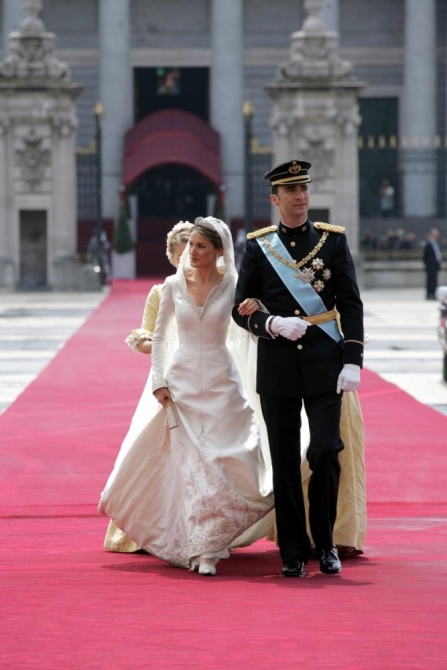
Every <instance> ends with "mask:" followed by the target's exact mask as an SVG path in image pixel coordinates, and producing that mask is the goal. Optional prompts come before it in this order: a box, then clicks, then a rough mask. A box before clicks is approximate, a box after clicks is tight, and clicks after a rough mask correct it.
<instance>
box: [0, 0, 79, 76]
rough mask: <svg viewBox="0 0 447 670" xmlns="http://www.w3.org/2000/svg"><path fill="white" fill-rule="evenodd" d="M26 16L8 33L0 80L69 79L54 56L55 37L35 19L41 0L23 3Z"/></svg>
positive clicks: (64, 68)
mask: <svg viewBox="0 0 447 670" xmlns="http://www.w3.org/2000/svg"><path fill="white" fill-rule="evenodd" d="M23 4H24V8H25V11H26V12H27V17H26V18H25V20H24V21H23V22H22V24H21V26H20V30H19V31H18V32H14V33H11V35H10V40H9V55H8V58H7V59H6V60H5V61H4V62H3V63H0V78H6V79H13V78H19V79H29V78H36V77H38V78H46V79H69V78H70V68H69V66H68V65H67V64H66V63H63V62H62V61H60V60H59V59H58V58H56V54H55V46H54V44H55V36H54V34H53V33H49V32H47V31H46V30H45V26H44V24H43V23H42V21H41V20H40V19H39V18H38V14H39V12H40V11H41V10H42V0H24V3H23Z"/></svg>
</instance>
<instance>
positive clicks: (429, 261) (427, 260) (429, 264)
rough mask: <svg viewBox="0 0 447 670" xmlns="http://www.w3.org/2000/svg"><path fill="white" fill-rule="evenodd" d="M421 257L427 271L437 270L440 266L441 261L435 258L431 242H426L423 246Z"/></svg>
mask: <svg viewBox="0 0 447 670" xmlns="http://www.w3.org/2000/svg"><path fill="white" fill-rule="evenodd" d="M423 258H424V265H425V269H426V270H428V271H429V272H430V270H431V271H434V272H438V270H439V269H440V267H441V263H440V262H439V261H438V259H437V258H436V253H435V250H434V248H433V245H432V244H431V242H426V244H425V246H424V254H423Z"/></svg>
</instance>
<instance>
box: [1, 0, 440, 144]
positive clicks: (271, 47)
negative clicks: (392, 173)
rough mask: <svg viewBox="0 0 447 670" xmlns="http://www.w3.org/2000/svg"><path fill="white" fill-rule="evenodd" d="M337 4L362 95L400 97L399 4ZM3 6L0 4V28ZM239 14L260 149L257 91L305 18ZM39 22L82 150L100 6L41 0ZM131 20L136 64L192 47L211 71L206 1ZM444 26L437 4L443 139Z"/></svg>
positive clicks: (162, 6)
mask: <svg viewBox="0 0 447 670" xmlns="http://www.w3.org/2000/svg"><path fill="white" fill-rule="evenodd" d="M17 1H19V0H17ZM339 2H340V27H341V35H340V43H341V47H342V57H344V58H347V59H348V60H351V61H352V62H353V64H354V71H355V74H356V75H357V77H358V78H359V79H361V80H362V81H365V82H366V83H367V84H368V87H367V88H366V89H365V91H364V92H363V94H362V95H364V96H369V95H377V96H380V95H397V96H398V95H400V91H401V87H402V78H403V77H402V66H403V38H404V33H403V16H404V7H405V0H393V1H392V2H391V1H390V0H374V2H371V0H339ZM2 4H3V3H2V2H1V0H0V24H1V17H2V12H1V6H2ZM244 12H245V15H244V32H245V39H244V47H245V63H246V67H245V95H246V98H247V99H249V100H250V101H251V102H252V104H253V105H254V107H255V110H256V116H255V118H254V134H255V136H256V137H257V139H258V140H259V142H260V143H261V144H264V145H265V144H270V143H271V132H270V128H269V125H268V119H269V116H270V102H269V100H268V98H267V96H266V95H265V93H264V90H263V89H264V86H265V85H266V84H267V83H270V82H271V81H272V79H273V75H274V72H275V69H276V66H277V65H278V63H279V61H280V60H283V59H284V57H285V56H286V54H287V51H288V47H289V43H290V33H291V32H292V31H294V30H297V29H298V28H299V27H300V26H301V24H302V22H303V19H304V15H305V13H304V9H303V2H302V0H275V2H271V0H245V3H244ZM42 18H43V20H44V22H45V25H46V26H47V27H48V30H51V31H53V32H55V33H56V34H57V46H58V49H59V51H60V53H61V57H62V58H63V59H64V60H66V61H68V62H69V63H70V65H71V66H72V69H73V73H74V75H75V77H76V79H77V80H78V81H79V82H80V83H81V84H82V85H83V86H84V93H83V94H82V96H81V97H80V99H79V100H78V101H77V112H78V116H79V119H80V125H79V129H78V145H81V146H88V145H89V143H90V142H91V140H92V138H93V134H94V125H93V118H92V116H93V115H92V111H91V109H92V101H93V103H94V102H96V100H97V98H98V52H97V49H98V2H97V0H76V2H73V0H45V3H44V10H43V12H42ZM131 20H132V26H131V29H132V49H133V56H134V60H135V58H137V57H138V58H139V56H138V53H137V52H138V51H139V50H140V53H141V50H145V49H164V50H168V51H173V50H175V49H190V50H195V55H194V59H195V64H197V65H199V64H201V65H202V66H209V64H210V51H209V50H210V47H211V44H210V1H209V0H188V2H185V0H165V1H164V2H161V3H160V2H158V3H157V2H152V0H131ZM446 21H447V3H446V2H445V0H437V16H436V24H437V40H438V46H439V55H438V96H437V112H438V114H437V116H438V132H439V133H440V134H441V135H442V134H444V133H445V79H446V77H445V66H444V61H445V40H446V37H445V36H446V33H447V27H446ZM151 58H152V56H151ZM194 59H193V60H194ZM164 64H165V65H169V64H170V63H164ZM177 64H181V63H177Z"/></svg>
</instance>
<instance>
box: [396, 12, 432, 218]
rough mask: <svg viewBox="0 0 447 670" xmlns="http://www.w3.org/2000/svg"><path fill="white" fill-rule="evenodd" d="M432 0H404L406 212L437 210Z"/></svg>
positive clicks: (404, 194) (403, 101)
mask: <svg viewBox="0 0 447 670" xmlns="http://www.w3.org/2000/svg"><path fill="white" fill-rule="evenodd" d="M435 10H436V3H435V0H426V1H425V2H421V1H420V0H406V4H405V61H404V92H403V99H402V122H403V128H402V133H401V135H402V142H401V144H402V148H401V164H402V170H403V205H404V215H405V216H435V215H436V155H435V149H434V139H435V135H436V31H435Z"/></svg>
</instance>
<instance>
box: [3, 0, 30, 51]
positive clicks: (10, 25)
mask: <svg viewBox="0 0 447 670" xmlns="http://www.w3.org/2000/svg"><path fill="white" fill-rule="evenodd" d="M24 18H25V12H24V11H23V6H22V3H21V2H20V0H3V30H2V47H3V58H6V56H7V55H8V42H9V34H10V33H12V31H13V30H18V29H19V26H20V24H21V23H22V21H23V19H24Z"/></svg>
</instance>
